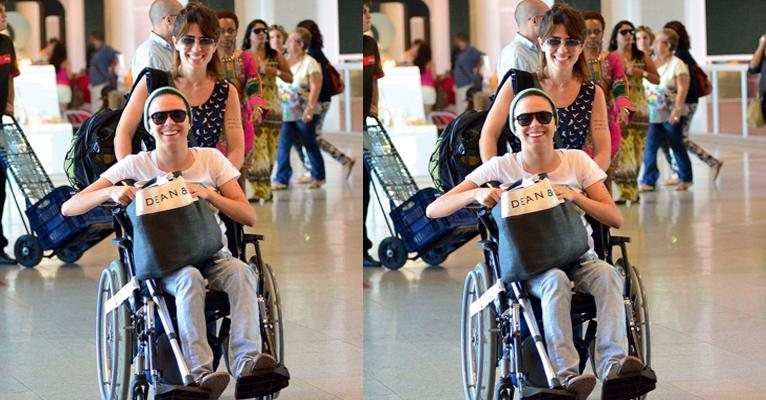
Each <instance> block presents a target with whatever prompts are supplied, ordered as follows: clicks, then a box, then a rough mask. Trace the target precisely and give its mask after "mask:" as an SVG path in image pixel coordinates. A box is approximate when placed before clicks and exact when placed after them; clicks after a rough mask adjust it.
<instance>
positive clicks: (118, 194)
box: [61, 178, 138, 217]
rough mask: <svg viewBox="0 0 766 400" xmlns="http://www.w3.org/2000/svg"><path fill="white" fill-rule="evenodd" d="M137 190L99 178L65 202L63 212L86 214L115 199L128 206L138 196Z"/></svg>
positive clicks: (68, 214)
mask: <svg viewBox="0 0 766 400" xmlns="http://www.w3.org/2000/svg"><path fill="white" fill-rule="evenodd" d="M137 190H138V189H136V188H135V187H133V186H113V185H112V183H111V182H109V181H108V180H106V179H104V178H99V179H98V180H97V181H95V182H93V183H92V184H90V186H88V187H86V188H85V189H83V190H82V191H81V192H80V193H77V194H75V195H74V196H72V198H71V199H69V200H67V201H66V202H64V204H62V205H61V214H63V215H64V216H65V217H71V216H74V215H80V214H85V213H86V212H88V211H90V210H91V209H92V208H94V207H97V206H99V205H101V204H103V203H104V202H106V201H108V200H114V201H115V202H117V203H120V204H122V205H123V206H126V205H128V204H130V202H132V201H133V199H135V198H136V191H137Z"/></svg>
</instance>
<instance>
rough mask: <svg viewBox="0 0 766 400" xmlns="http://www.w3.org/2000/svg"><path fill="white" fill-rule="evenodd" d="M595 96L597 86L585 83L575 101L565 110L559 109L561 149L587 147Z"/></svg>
mask: <svg viewBox="0 0 766 400" xmlns="http://www.w3.org/2000/svg"><path fill="white" fill-rule="evenodd" d="M595 96H596V84H594V83H593V81H586V82H583V84H582V85H581V86H580V92H579V93H578V94H577V98H576V99H575V101H574V102H572V104H570V105H568V106H566V107H564V108H558V109H557V110H558V115H559V127H558V135H559V138H560V143H561V145H560V147H561V148H564V149H582V148H583V146H584V145H585V142H586V138H587V137H588V134H589V132H590V116H591V113H592V111H593V99H594V98H595Z"/></svg>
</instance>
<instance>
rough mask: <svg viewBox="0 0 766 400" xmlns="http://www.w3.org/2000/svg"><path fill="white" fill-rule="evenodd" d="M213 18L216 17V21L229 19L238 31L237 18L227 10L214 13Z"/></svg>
mask: <svg viewBox="0 0 766 400" xmlns="http://www.w3.org/2000/svg"><path fill="white" fill-rule="evenodd" d="M215 16H216V17H218V19H230V20H232V21H234V26H235V27H236V28H237V29H239V18H237V14H234V13H233V12H231V11H229V10H223V11H218V12H217V13H215Z"/></svg>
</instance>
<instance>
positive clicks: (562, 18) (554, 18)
mask: <svg viewBox="0 0 766 400" xmlns="http://www.w3.org/2000/svg"><path fill="white" fill-rule="evenodd" d="M559 25H560V26H563V27H564V29H566V31H567V34H569V36H570V37H571V38H572V39H577V40H579V41H581V42H584V41H585V20H584V19H583V18H582V14H580V12H579V11H577V10H575V9H574V8H572V7H570V6H568V5H566V4H554V5H553V7H551V9H550V10H548V12H546V13H545V16H544V17H543V20H542V22H540V40H542V41H545V39H547V38H548V37H550V36H552V35H553V31H554V30H555V29H556V27H557V26H559ZM544 53H545V52H541V53H540V73H541V76H542V77H545V76H544V75H543V74H544V73H545V66H546V64H547V63H548V62H547V61H546V60H545V54H544ZM572 73H573V74H574V75H575V76H576V77H578V78H580V79H582V80H584V81H586V80H590V79H591V76H590V67H589V66H588V63H587V62H586V61H585V55H584V54H583V53H580V57H578V58H577V63H576V64H575V66H574V69H573V70H572Z"/></svg>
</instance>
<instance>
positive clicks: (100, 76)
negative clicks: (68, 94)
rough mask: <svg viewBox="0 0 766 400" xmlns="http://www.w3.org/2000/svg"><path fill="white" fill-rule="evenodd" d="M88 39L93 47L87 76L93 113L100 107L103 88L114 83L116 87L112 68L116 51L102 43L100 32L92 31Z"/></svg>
mask: <svg viewBox="0 0 766 400" xmlns="http://www.w3.org/2000/svg"><path fill="white" fill-rule="evenodd" d="M89 41H90V44H91V46H93V48H94V51H93V55H92V56H91V59H90V66H89V67H88V78H89V79H90V104H91V110H92V111H93V112H94V113H95V112H96V111H98V110H100V109H101V104H102V98H103V96H102V93H101V92H102V91H103V90H104V88H106V87H107V86H113V85H114V86H115V89H116V83H117V74H115V72H114V68H115V67H116V66H117V52H116V51H115V50H114V49H113V48H111V47H109V45H107V44H106V43H104V34H103V33H101V32H92V33H91V34H90V38H89Z"/></svg>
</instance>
